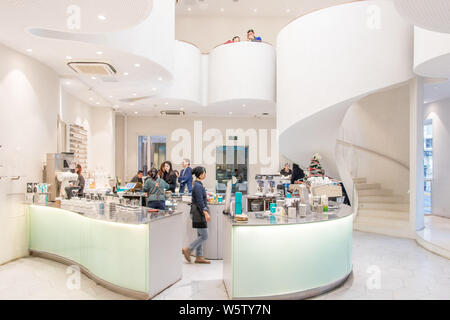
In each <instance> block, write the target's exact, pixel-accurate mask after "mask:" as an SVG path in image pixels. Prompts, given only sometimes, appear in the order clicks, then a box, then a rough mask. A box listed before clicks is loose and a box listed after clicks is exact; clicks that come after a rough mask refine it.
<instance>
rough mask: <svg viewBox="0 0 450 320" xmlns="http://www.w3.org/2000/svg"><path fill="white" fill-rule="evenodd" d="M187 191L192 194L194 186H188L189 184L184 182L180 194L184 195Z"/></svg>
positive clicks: (181, 184)
mask: <svg viewBox="0 0 450 320" xmlns="http://www.w3.org/2000/svg"><path fill="white" fill-rule="evenodd" d="M189 187H191V190H189ZM185 188H186V189H187V190H186V192H189V193H190V192H192V186H188V184H187V183H186V182H182V183H180V191H179V192H180V193H184V189H185Z"/></svg>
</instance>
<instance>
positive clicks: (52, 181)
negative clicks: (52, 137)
mask: <svg viewBox="0 0 450 320" xmlns="http://www.w3.org/2000/svg"><path fill="white" fill-rule="evenodd" d="M74 159H75V155H74V153H72V152H62V153H47V165H46V167H45V176H44V177H45V182H46V183H47V184H49V187H48V193H49V194H48V201H55V199H56V198H57V197H59V196H60V195H61V190H62V191H64V189H63V188H62V185H63V184H64V185H66V184H67V183H69V182H72V181H76V180H77V178H78V176H77V175H76V174H74V173H73V171H74V170H75V162H74ZM58 177H59V179H58Z"/></svg>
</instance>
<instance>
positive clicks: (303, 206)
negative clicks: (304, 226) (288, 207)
mask: <svg viewBox="0 0 450 320" xmlns="http://www.w3.org/2000/svg"><path fill="white" fill-rule="evenodd" d="M297 214H298V217H299V218H304V217H306V204H303V203H300V204H299V205H298V213H297Z"/></svg>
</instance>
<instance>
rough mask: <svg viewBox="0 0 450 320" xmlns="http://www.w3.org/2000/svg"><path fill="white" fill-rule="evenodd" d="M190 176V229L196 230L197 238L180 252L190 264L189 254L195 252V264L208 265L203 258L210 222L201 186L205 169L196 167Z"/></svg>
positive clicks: (203, 190)
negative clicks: (192, 178)
mask: <svg viewBox="0 0 450 320" xmlns="http://www.w3.org/2000/svg"><path fill="white" fill-rule="evenodd" d="M192 174H193V175H194V176H195V178H196V180H195V182H194V186H193V188H192V204H191V219H192V227H193V228H195V229H197V236H198V238H197V239H196V240H195V241H194V242H192V243H191V244H190V245H189V247H188V248H183V249H182V252H183V255H184V257H185V258H186V260H187V261H188V262H189V263H191V252H192V251H194V250H196V258H195V263H207V264H209V263H211V262H210V261H209V260H206V259H205V258H204V257H203V242H205V241H206V240H207V239H208V224H207V223H208V222H209V221H210V220H211V218H210V216H209V208H208V199H207V197H206V189H205V187H204V186H203V184H202V181H203V180H204V179H205V177H206V169H205V168H204V167H196V168H194V170H192Z"/></svg>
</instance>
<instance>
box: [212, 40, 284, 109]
mask: <svg viewBox="0 0 450 320" xmlns="http://www.w3.org/2000/svg"><path fill="white" fill-rule="evenodd" d="M208 87H209V103H216V102H221V101H226V100H243V99H244V100H245V99H249V100H264V101H273V102H274V101H275V49H274V47H273V46H271V45H270V44H267V43H259V42H239V43H231V44H224V45H220V46H218V47H216V48H215V49H213V50H212V51H211V53H210V55H209V79H208Z"/></svg>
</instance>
